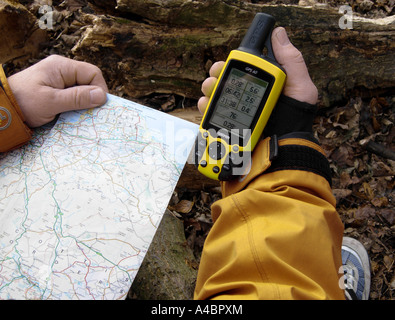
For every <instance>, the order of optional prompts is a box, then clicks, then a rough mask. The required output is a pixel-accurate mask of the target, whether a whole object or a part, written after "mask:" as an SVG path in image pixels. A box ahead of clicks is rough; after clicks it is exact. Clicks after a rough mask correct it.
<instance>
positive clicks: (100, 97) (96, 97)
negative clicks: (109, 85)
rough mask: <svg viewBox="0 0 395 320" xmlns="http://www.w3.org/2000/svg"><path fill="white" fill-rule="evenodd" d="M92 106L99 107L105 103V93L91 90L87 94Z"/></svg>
mask: <svg viewBox="0 0 395 320" xmlns="http://www.w3.org/2000/svg"><path fill="white" fill-rule="evenodd" d="M89 94H90V98H91V105H92V106H100V105H102V104H104V102H106V93H105V92H104V91H103V90H102V89H100V88H97V89H93V90H91V91H90V92H89Z"/></svg>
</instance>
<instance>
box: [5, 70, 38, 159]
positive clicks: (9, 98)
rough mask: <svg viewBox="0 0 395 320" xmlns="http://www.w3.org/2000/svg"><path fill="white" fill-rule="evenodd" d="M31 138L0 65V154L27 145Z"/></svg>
mask: <svg viewBox="0 0 395 320" xmlns="http://www.w3.org/2000/svg"><path fill="white" fill-rule="evenodd" d="M31 136H32V132H31V130H30V129H29V127H28V126H27V125H26V124H25V123H24V117H23V113H22V111H21V109H20V108H19V106H18V104H17V102H16V100H15V97H14V95H13V94H12V91H11V88H10V87H9V84H8V81H7V78H6V75H5V74H4V70H3V67H2V66H1V65H0V152H6V151H9V150H12V149H15V148H17V147H19V146H21V145H23V144H25V143H26V142H28V141H29V140H30V139H31Z"/></svg>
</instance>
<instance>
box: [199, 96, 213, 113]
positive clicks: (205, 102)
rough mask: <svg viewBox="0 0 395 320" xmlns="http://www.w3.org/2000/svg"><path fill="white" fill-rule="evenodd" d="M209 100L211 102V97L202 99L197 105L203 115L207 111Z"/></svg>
mask: <svg viewBox="0 0 395 320" xmlns="http://www.w3.org/2000/svg"><path fill="white" fill-rule="evenodd" d="M209 100H210V98H209V97H200V99H199V100H198V105H197V106H198V109H199V111H200V113H202V114H203V113H204V112H205V111H206V108H207V105H208V102H209Z"/></svg>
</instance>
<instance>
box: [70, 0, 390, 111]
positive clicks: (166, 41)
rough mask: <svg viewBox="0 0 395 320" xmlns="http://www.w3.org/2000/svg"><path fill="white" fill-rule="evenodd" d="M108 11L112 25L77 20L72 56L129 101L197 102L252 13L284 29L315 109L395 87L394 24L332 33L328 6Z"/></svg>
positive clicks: (175, 3) (173, 3)
mask: <svg viewBox="0 0 395 320" xmlns="http://www.w3.org/2000/svg"><path fill="white" fill-rule="evenodd" d="M96 4H98V5H100V4H102V2H101V1H99V0H96ZM110 4H111V5H110V6H111V9H112V10H113V12H114V14H118V15H119V16H118V17H110V16H99V15H89V14H85V15H83V16H82V17H81V18H82V19H83V21H84V23H85V25H86V26H87V28H86V30H85V32H84V33H82V36H81V38H80V40H79V41H78V43H77V44H76V45H75V47H74V48H73V53H74V55H75V56H76V57H77V58H78V59H83V60H88V61H91V62H94V63H96V64H99V65H100V66H101V67H102V68H103V69H104V70H105V71H106V74H107V77H108V79H109V81H110V82H113V85H114V86H120V85H122V86H123V88H124V89H125V92H126V93H127V94H128V95H129V96H131V97H139V96H144V95H149V94H150V93H154V92H162V93H176V94H179V95H182V96H187V97H192V98H198V97H199V96H200V94H201V93H200V84H201V82H202V81H203V80H204V79H205V77H206V76H207V71H208V69H209V67H210V66H211V64H212V63H213V62H215V61H217V60H223V59H225V58H226V56H227V54H228V53H229V51H230V50H231V49H234V48H237V46H238V44H239V43H240V41H241V38H242V37H243V35H244V34H245V31H246V29H247V28H248V26H249V24H250V22H251V20H252V19H253V17H254V15H255V14H256V13H257V12H266V13H269V14H271V15H273V16H274V17H276V20H277V24H278V25H281V26H284V27H285V28H286V29H287V31H288V33H289V36H290V38H291V41H292V42H293V43H294V44H295V45H296V46H297V47H298V48H299V49H300V50H301V51H302V53H303V56H304V58H305V60H306V63H307V65H308V67H309V70H310V74H311V76H312V78H313V80H314V82H315V83H316V85H317V87H318V89H319V92H320V104H321V105H323V106H327V107H328V106H331V105H333V104H334V103H338V102H339V101H342V100H345V99H346V98H347V97H348V96H349V95H353V94H356V92H358V94H359V95H361V94H362V95H365V96H372V95H376V94H379V93H385V92H391V91H393V89H394V87H395V78H394V76H393V75H394V71H395V65H394V61H395V42H394V41H393V40H394V36H395V19H394V17H393V16H392V17H388V18H385V19H378V20H370V19H363V18H360V17H356V16H354V18H353V29H348V30H344V29H341V28H340V27H339V19H340V18H341V17H342V14H341V13H339V12H338V10H337V9H335V8H329V7H327V6H316V7H300V6H285V5H265V4H252V3H247V2H244V1H226V0H209V1H185V0H170V1H160V0H150V1H142V0H118V1H117V2H116V3H115V2H114V3H113V2H110ZM105 5H106V6H107V8H108V6H109V3H108V2H106V3H105ZM120 17H122V18H120Z"/></svg>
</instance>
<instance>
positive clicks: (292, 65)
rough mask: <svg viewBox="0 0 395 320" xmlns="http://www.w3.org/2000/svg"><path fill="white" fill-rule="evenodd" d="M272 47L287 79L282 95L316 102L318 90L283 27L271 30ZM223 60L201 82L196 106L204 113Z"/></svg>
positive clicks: (214, 65)
mask: <svg viewBox="0 0 395 320" xmlns="http://www.w3.org/2000/svg"><path fill="white" fill-rule="evenodd" d="M272 48H273V52H274V55H275V57H276V60H277V62H278V63H279V64H280V65H281V66H282V67H283V68H284V70H285V72H286V73H287V80H286V83H285V86H284V89H283V95H285V96H288V97H290V98H293V99H296V100H298V101H301V102H307V103H310V104H316V103H317V99H318V91H317V88H316V86H315V85H314V83H313V82H312V80H311V78H310V75H309V72H308V70H307V67H306V64H305V62H304V59H303V56H302V54H301V53H300V51H299V50H298V49H296V48H295V47H294V46H293V45H292V43H291V42H290V41H289V39H288V36H287V33H286V31H285V29H284V28H282V27H278V28H276V29H274V30H273V32H272ZM224 64H225V62H223V61H218V62H216V63H214V64H213V65H212V67H211V68H210V77H209V78H207V79H206V80H205V81H204V82H203V84H202V92H203V94H204V96H203V97H201V98H200V99H199V101H198V108H199V110H200V112H201V113H204V111H205V109H206V107H207V104H208V101H209V99H210V96H211V94H212V91H213V89H214V86H215V83H216V81H217V78H218V77H219V75H220V73H221V70H222V68H223V67H224Z"/></svg>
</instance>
